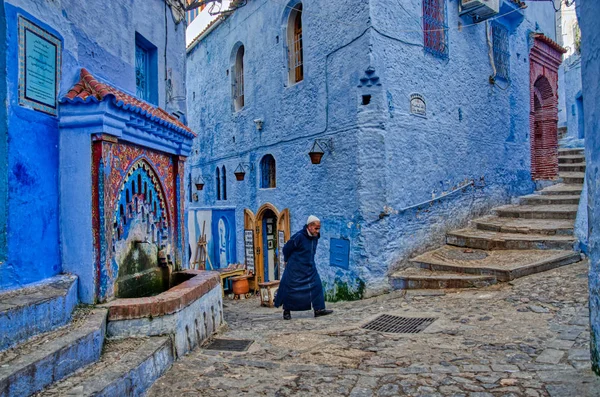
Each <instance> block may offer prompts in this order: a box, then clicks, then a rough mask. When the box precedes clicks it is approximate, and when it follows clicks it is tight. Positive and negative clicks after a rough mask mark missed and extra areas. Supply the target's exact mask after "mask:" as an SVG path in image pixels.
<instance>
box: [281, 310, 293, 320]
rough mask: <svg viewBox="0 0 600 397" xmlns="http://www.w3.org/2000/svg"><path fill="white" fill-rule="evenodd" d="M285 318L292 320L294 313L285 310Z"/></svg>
mask: <svg viewBox="0 0 600 397" xmlns="http://www.w3.org/2000/svg"><path fill="white" fill-rule="evenodd" d="M283 319H284V320H291V319H292V313H290V311H289V310H284V311H283Z"/></svg>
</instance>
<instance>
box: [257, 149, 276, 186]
mask: <svg viewBox="0 0 600 397" xmlns="http://www.w3.org/2000/svg"><path fill="white" fill-rule="evenodd" d="M260 175H261V178H260V187H261V188H263V189H268V188H274V187H276V171H275V159H274V158H273V156H271V155H270V154H267V155H266V156H264V157H263V158H262V160H261V161H260Z"/></svg>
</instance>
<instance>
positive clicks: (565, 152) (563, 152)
mask: <svg viewBox="0 0 600 397" xmlns="http://www.w3.org/2000/svg"><path fill="white" fill-rule="evenodd" d="M584 150H585V149H584V148H563V149H558V156H559V157H560V156H573V155H578V154H581V155H583V153H584Z"/></svg>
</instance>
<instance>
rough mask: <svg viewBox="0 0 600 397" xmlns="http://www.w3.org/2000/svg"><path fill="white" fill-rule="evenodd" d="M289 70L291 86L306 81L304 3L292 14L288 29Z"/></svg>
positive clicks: (294, 9) (298, 5)
mask: <svg viewBox="0 0 600 397" xmlns="http://www.w3.org/2000/svg"><path fill="white" fill-rule="evenodd" d="M287 46H288V61H289V63H288V69H289V81H290V84H295V83H297V82H299V81H302V80H303V79H304V54H303V46H302V3H299V4H297V5H296V6H294V8H293V9H292V12H290V17H289V19H288V27H287Z"/></svg>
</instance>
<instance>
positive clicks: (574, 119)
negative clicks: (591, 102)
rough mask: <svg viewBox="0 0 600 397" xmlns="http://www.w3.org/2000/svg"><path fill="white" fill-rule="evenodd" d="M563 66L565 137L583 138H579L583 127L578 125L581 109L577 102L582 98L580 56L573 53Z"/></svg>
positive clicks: (580, 118)
mask: <svg viewBox="0 0 600 397" xmlns="http://www.w3.org/2000/svg"><path fill="white" fill-rule="evenodd" d="M563 65H564V76H565V84H564V90H563V92H564V96H565V112H566V116H567V117H566V118H567V123H566V126H567V137H569V138H570V139H578V138H583V136H580V133H581V130H582V129H583V125H582V124H581V123H580V121H582V117H581V115H582V113H583V108H582V106H580V105H581V102H580V101H578V100H577V99H578V98H580V97H582V89H581V88H582V85H581V56H580V55H579V54H577V53H575V54H573V55H571V56H570V57H569V58H567V59H565V61H564V63H563ZM578 102H579V103H578Z"/></svg>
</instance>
